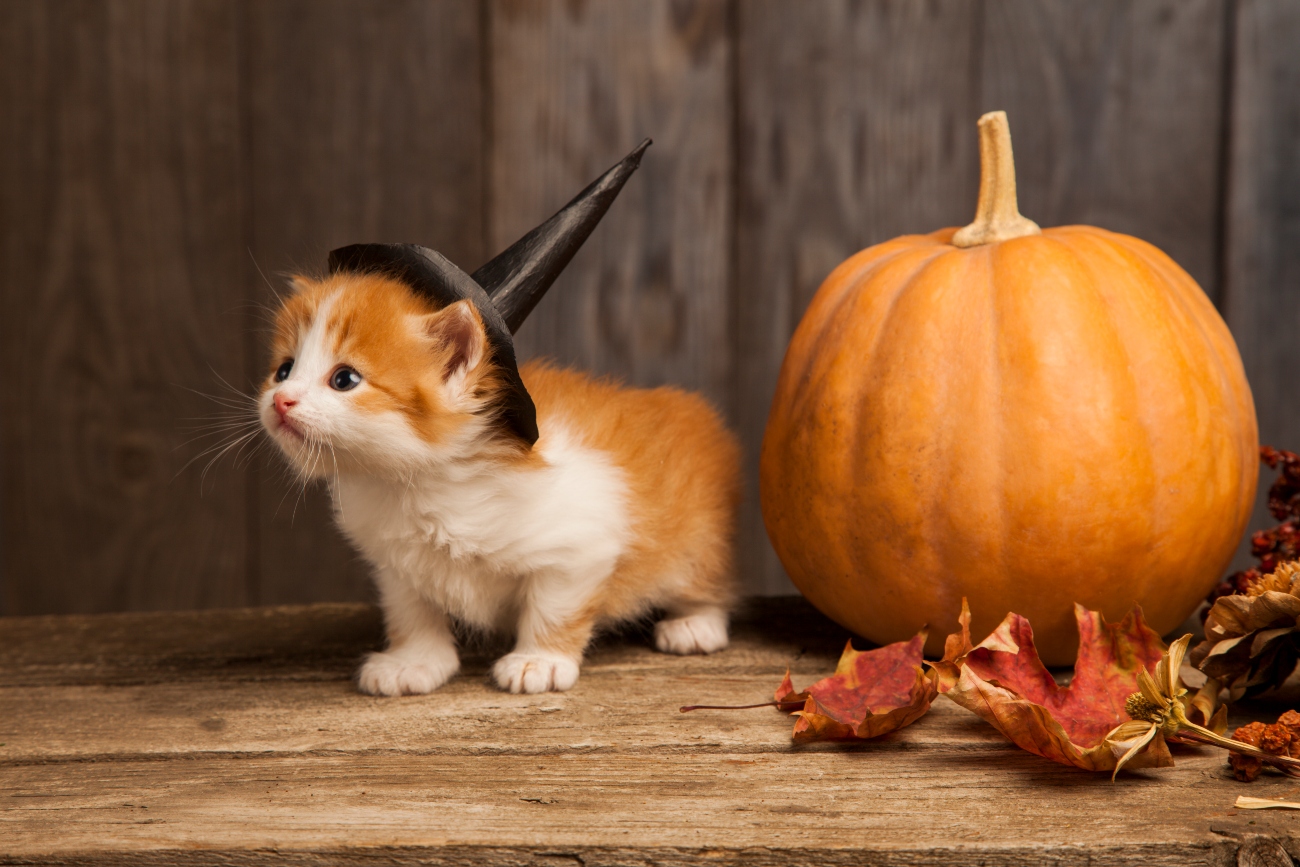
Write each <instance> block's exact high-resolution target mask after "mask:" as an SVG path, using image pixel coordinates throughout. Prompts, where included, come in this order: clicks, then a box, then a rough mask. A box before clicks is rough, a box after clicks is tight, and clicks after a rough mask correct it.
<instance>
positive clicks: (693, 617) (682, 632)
mask: <svg viewBox="0 0 1300 867" xmlns="http://www.w3.org/2000/svg"><path fill="white" fill-rule="evenodd" d="M726 646H727V615H726V613H725V612H722V611H702V612H700V613H698V614H690V615H687V616H686V617H673V618H670V619H666V620H660V621H659V622H658V623H656V624H655V647H656V648H658V649H659V650H661V651H663V652H664V653H680V654H687V653H713V652H714V651H715V650H721V649H722V648H724V647H726Z"/></svg>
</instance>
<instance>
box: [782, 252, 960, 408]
mask: <svg viewBox="0 0 1300 867" xmlns="http://www.w3.org/2000/svg"><path fill="white" fill-rule="evenodd" d="M868 249H870V248H868ZM922 249H924V248H920V247H901V248H900V249H898V250H896V251H894V252H892V253H890V254H889V255H887V256H883V257H881V258H879V259H873V260H870V261H868V262H867V263H866V264H865V265H864V266H863V268H862V270H861V271H857V272H854V273H852V275H851V276H848V277H845V279H844V282H843V283H842V284H840V286H842V287H843V288H842V289H841V291H840V292H838V293H837V295H836V297H835V298H834V299H833V301H831V302H828V304H827V305H821V304H818V305H817V307H818V310H817V312H816V313H815V317H816V318H815V322H816V325H817V328H816V329H815V330H814V331H813V332H812V333H811V334H810V335H809V336H808V337H807V338H805V339H806V340H808V341H811V342H812V343H813V344H815V345H822V344H824V343H825V342H826V341H827V340H829V339H836V338H838V337H839V336H840V334H842V333H843V330H844V328H845V327H847V323H848V322H849V321H851V315H852V313H853V308H854V307H855V306H856V305H857V304H858V303H861V301H862V292H861V288H860V287H861V285H862V283H863V282H864V281H868V280H871V279H874V277H875V272H876V271H878V270H880V269H883V268H885V267H886V266H888V265H889V264H890V263H893V262H897V261H898V260H899V259H901V258H903V257H905V256H908V255H915V254H917V253H918V251H920V250H922ZM935 249H936V251H937V252H936V253H935V254H933V255H932V256H931V257H930V258H933V257H934V255H937V254H938V253H942V252H943V248H942V247H936V248H935ZM927 261H928V260H927ZM832 273H834V272H832ZM915 273H916V272H915V270H914V271H913V272H912V274H913V275H914V274H915ZM911 279H912V275H909V276H908V277H907V278H906V280H901V281H899V283H898V284H896V286H895V288H894V295H893V297H891V298H890V299H889V304H888V306H887V308H886V310H885V312H884V314H883V315H882V316H881V319H880V328H881V329H883V328H884V326H885V323H886V322H887V321H888V319H889V314H890V312H891V311H892V309H893V305H894V303H895V301H896V300H897V297H898V292H899V291H901V289H902V287H903V286H904V285H906V283H907V281H909V280H911ZM837 288H839V287H837ZM813 303H814V304H816V299H815V298H814V301H813ZM809 307H810V309H811V307H812V304H810V305H809ZM804 317H805V319H804V321H810V320H809V319H808V314H807V313H805V314H804ZM796 333H797V329H796ZM879 334H880V332H879V330H878V331H877V336H876V341H878V340H879ZM801 342H802V341H801ZM836 342H838V340H837V341H836ZM874 350H875V341H873V344H872V346H871V347H870V348H869V349H868V350H867V352H866V353H863V354H864V355H869V354H870V353H872V352H874ZM837 360H838V359H833V360H832V361H831V362H830V363H828V364H825V365H822V366H820V367H817V366H813V367H810V368H808V369H806V370H805V371H804V377H803V380H802V382H801V383H800V386H801V387H800V388H798V389H796V390H795V393H794V395H793V396H792V397H791V399H790V412H791V414H792V415H793V416H794V417H795V418H805V417H806V412H805V410H806V408H807V405H808V401H809V400H810V399H813V396H814V395H816V394H818V393H819V391H820V389H821V388H822V387H823V386H824V385H825V382H826V377H827V376H829V375H830V373H831V372H832V371H833V370H834V369H835V367H836V364H835V362H836V361H837ZM772 405H773V406H778V405H780V401H777V400H774V401H773V402H772Z"/></svg>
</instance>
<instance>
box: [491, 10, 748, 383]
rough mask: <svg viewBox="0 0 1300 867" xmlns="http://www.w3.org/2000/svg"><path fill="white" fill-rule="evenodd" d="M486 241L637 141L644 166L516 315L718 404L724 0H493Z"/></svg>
mask: <svg viewBox="0 0 1300 867" xmlns="http://www.w3.org/2000/svg"><path fill="white" fill-rule="evenodd" d="M490 9H491V22H492V25H491V43H490V44H491V64H492V65H491V82H492V92H491V105H492V141H491V156H490V160H491V163H490V165H491V188H490V192H489V204H488V208H489V214H490V219H491V233H490V235H491V239H492V245H491V246H492V250H493V251H494V252H495V251H496V250H500V249H503V248H505V247H506V246H507V245H509V244H511V243H513V242H514V241H515V240H516V239H517V238H518V237H519V236H520V235H522V234H523V233H524V232H526V231H528V230H529V229H531V228H532V227H533V226H534V225H536V224H538V223H540V222H541V221H542V220H544V219H545V218H547V217H549V216H550V215H551V214H552V213H554V212H555V211H556V210H558V209H559V208H560V207H561V206H562V205H564V203H565V202H567V201H568V200H569V199H570V198H572V197H573V196H574V195H575V194H577V192H578V191H579V190H581V189H582V188H583V187H585V186H586V185H587V184H588V183H590V182H591V181H592V180H594V179H595V178H596V177H597V176H598V175H599V174H600V173H601V172H603V171H604V170H605V169H607V168H609V166H611V165H612V164H613V163H615V162H616V161H617V160H619V159H620V158H622V156H623V155H624V154H625V153H627V152H628V151H630V150H631V149H632V148H633V147H634V146H635V145H637V144H638V143H639V142H640V141H641V140H642V139H643V138H647V137H648V138H653V139H654V142H655V143H654V146H653V147H651V148H650V150H649V151H648V152H647V153H646V156H645V158H644V160H643V161H642V164H641V168H640V169H639V170H638V171H637V173H636V174H635V175H633V176H632V178H631V180H629V181H628V184H627V186H626V187H625V188H624V189H623V192H622V193H621V194H620V195H619V198H618V200H617V202H616V203H615V204H614V206H613V207H612V208H611V209H610V211H609V214H608V215H607V216H606V217H605V218H604V220H603V221H602V222H601V224H600V226H599V228H597V229H596V231H595V233H594V234H593V235H592V237H591V238H590V240H588V241H587V243H586V245H585V246H584V247H583V249H582V251H580V252H579V253H578V255H577V256H576V258H575V259H574V260H573V262H572V263H571V264H570V265H569V267H568V268H567V269H566V270H565V273H564V275H563V276H562V277H560V279H559V280H558V281H557V282H556V284H555V286H554V288H552V290H551V291H550V293H549V295H548V297H547V298H546V299H545V300H544V301H543V302H542V303H541V304H540V305H539V306H538V308H537V309H536V310H535V311H534V312H533V314H532V315H531V316H530V317H529V319H528V322H527V323H526V324H525V325H524V326H523V327H522V328H521V329H520V332H519V339H518V346H519V351H520V355H521V357H523V358H529V357H534V356H538V355H546V356H551V357H553V358H555V359H556V360H558V361H560V362H561V363H564V364H573V365H577V366H579V367H581V368H583V369H586V370H589V371H592V372H594V373H598V374H613V375H616V376H619V377H623V378H625V379H626V380H627V381H628V382H630V383H633V384H636V385H661V384H664V383H671V384H674V385H680V386H684V387H687V388H691V389H696V390H700V391H703V392H704V394H705V395H707V396H708V397H710V398H711V399H712V400H714V401H715V402H717V403H718V404H720V405H722V404H725V399H726V388H727V376H728V371H729V365H730V363H731V352H730V342H729V321H728V283H729V275H728V258H729V255H730V244H731V232H730V217H731V196H730V183H729V182H730V173H731V120H730V112H729V100H728V97H729V93H728V64H729V62H730V46H729V41H728V35H727V28H726V24H727V18H726V6H725V4H724V3H723V2H721V0H653V2H642V3H624V2H619V0H591V2H583V3H566V2H544V3H531V2H511V0H503V2H494V3H492V4H491V6H490Z"/></svg>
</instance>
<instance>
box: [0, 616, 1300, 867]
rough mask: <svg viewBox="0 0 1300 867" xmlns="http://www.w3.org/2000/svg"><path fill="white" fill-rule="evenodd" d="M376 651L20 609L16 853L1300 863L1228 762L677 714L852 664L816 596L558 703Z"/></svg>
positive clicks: (7, 781) (4, 721)
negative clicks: (428, 685)
mask: <svg viewBox="0 0 1300 867" xmlns="http://www.w3.org/2000/svg"><path fill="white" fill-rule="evenodd" d="M380 637H381V636H380V629H379V621H378V617H377V614H376V612H375V611H374V610H373V609H371V608H368V607H366V606H361V605H322V606H312V607H305V608H278V609H261V610H255V611H214V612H207V613H198V614H195V613H183V614H177V615H168V614H134V615H100V616H83V617H34V618H10V619H7V620H2V621H0V708H2V709H3V712H0V864H43V863H49V864H53V863H76V864H164V863H166V864H174V863H180V864H214V865H215V864H222V865H227V864H297V865H306V864H354V863H355V864H360V863H387V864H408V863H409V864H415V863H423V864H430V863H432V864H452V863H456V864H572V863H584V864H589V865H591V864H638V865H639V864H686V863H700V862H701V861H703V862H706V863H714V864H772V865H776V864H808V865H825V864H830V865H839V864H844V865H849V864H862V863H871V864H881V865H889V864H899V865H912V864H951V865H958V864H989V863H997V864H1038V863H1043V862H1045V861H1050V862H1051V863H1058V864H1119V863H1131V862H1133V861H1136V860H1142V861H1146V862H1149V863H1151V864H1169V865H1174V864H1178V865H1186V864H1197V863H1204V864H1216V865H1225V867H1226V865H1231V864H1236V863H1238V854H1239V850H1240V852H1241V854H1242V856H1243V859H1246V858H1250V857H1257V856H1258V853H1264V855H1267V854H1268V853H1269V852H1272V853H1273V854H1274V855H1276V852H1277V851H1278V847H1282V848H1283V849H1284V850H1285V851H1288V852H1290V853H1291V854H1292V855H1296V854H1300V834H1298V833H1297V832H1296V825H1295V820H1294V817H1292V816H1290V815H1278V814H1270V813H1246V812H1238V811H1236V810H1234V809H1232V807H1231V804H1232V802H1233V801H1234V800H1235V798H1236V796H1237V795H1238V794H1240V793H1243V792H1247V793H1249V794H1251V795H1256V796H1263V797H1286V796H1291V797H1294V794H1295V790H1296V785H1295V784H1294V783H1293V782H1291V781H1288V780H1285V779H1283V778H1280V777H1265V778H1263V779H1261V780H1260V781H1259V782H1257V783H1255V784H1253V785H1251V786H1249V787H1247V786H1244V785H1242V784H1238V783H1235V782H1233V781H1232V780H1231V779H1230V776H1229V774H1228V772H1227V770H1226V766H1225V764H1224V762H1223V757H1222V754H1218V753H1212V752H1209V751H1191V750H1187V751H1183V752H1181V753H1179V754H1178V756H1177V761H1178V767H1177V768H1175V769H1172V770H1166V771H1149V772H1143V773H1134V774H1131V775H1126V776H1125V777H1124V778H1123V779H1122V780H1121V781H1120V782H1119V783H1116V784H1112V783H1111V782H1110V781H1109V779H1107V778H1106V777H1105V775H1090V774H1085V773H1082V772H1078V771H1073V770H1070V769H1067V768H1063V767H1060V766H1057V765H1053V764H1051V763H1049V762H1046V761H1044V760H1042V759H1039V758H1037V757H1035V756H1032V755H1029V754H1027V753H1024V752H1021V751H1019V750H1016V749H1015V748H1013V747H1010V746H1009V745H1008V744H1006V743H1005V742H1004V741H1003V740H1002V738H1001V737H1000V736H999V735H997V734H996V733H995V732H994V731H993V730H992V729H991V728H989V727H987V726H985V725H984V724H983V723H981V722H980V721H979V720H978V719H977V718H975V717H974V716H972V715H970V714H968V713H965V712H964V711H961V710H960V709H958V708H957V707H956V706H954V705H952V704H951V703H949V702H947V701H946V700H942V699H941V700H940V701H939V702H938V703H937V704H936V705H935V708H934V709H933V711H932V712H931V713H930V714H929V715H928V716H927V717H925V718H923V719H922V720H921V721H920V722H919V723H917V724H916V725H914V726H912V727H910V728H908V729H905V730H903V731H901V732H898V733H895V734H894V735H891V736H887V737H885V738H882V739H880V740H879V741H876V742H872V743H863V744H856V745H834V744H819V745H809V746H800V747H796V746H794V745H792V743H791V741H790V725H791V721H790V719H789V718H788V717H786V716H784V715H782V714H779V713H777V712H776V711H774V710H768V709H758V710H752V711H743V712H742V711H734V712H721V711H701V712H696V713H694V714H686V715H683V714H680V713H678V712H677V707H678V705H680V704H682V703H684V702H694V701H702V700H708V701H716V702H719V703H726V702H747V701H754V700H762V699H763V698H764V697H766V696H767V695H769V694H770V692H771V690H772V689H773V687H774V685H775V684H776V682H777V681H778V680H779V679H780V677H781V675H782V673H784V671H785V670H786V668H787V667H790V668H792V669H793V673H794V677H795V680H796V683H799V684H802V683H805V682H807V681H809V680H811V679H813V678H815V677H819V676H822V675H824V674H825V673H827V672H828V671H829V670H830V669H831V668H833V666H834V661H835V659H836V657H837V655H838V651H839V649H840V647H841V646H842V641H843V639H844V637H845V635H844V633H843V632H842V631H841V630H840V629H838V628H837V627H835V626H833V625H831V624H830V623H829V622H827V621H825V620H824V619H822V618H821V617H820V616H818V615H816V614H815V613H813V612H812V611H811V610H810V609H809V608H807V606H806V604H805V603H802V602H799V601H796V600H784V599H783V600H774V601H771V602H767V603H755V605H754V606H753V607H751V609H750V610H749V612H748V613H746V614H745V615H744V616H742V617H741V619H740V622H739V623H738V624H737V628H736V630H735V642H734V644H733V646H732V647H731V648H730V649H728V650H727V651H725V652H723V653H721V654H718V655H715V656H713V657H708V658H685V659H683V658H676V657H668V656H664V655H662V654H658V653H655V652H653V651H652V650H650V649H649V647H648V642H647V641H646V636H645V635H644V634H641V633H638V632H636V631H635V630H634V631H632V632H630V633H628V634H625V635H622V636H614V637H610V638H607V639H605V640H604V641H602V642H601V643H600V644H599V645H598V646H597V647H596V648H595V649H594V650H593V651H592V653H591V655H590V658H589V660H588V662H587V664H586V666H585V667H584V670H583V674H582V677H581V679H580V680H579V682H578V685H577V687H575V689H573V690H572V691H570V692H568V693H563V694H549V695H543V696H512V695H508V694H504V693H501V692H499V691H497V690H495V689H493V688H492V687H491V686H489V685H488V682H487V677H486V675H487V670H488V662H489V659H490V656H489V655H488V654H486V653H482V652H476V653H473V654H471V655H470V656H469V657H468V659H467V660H466V666H465V671H464V672H463V673H462V674H461V675H459V676H458V677H457V678H455V679H454V680H453V681H452V682H451V683H450V684H448V685H447V686H446V687H445V688H444V689H443V690H441V691H439V692H437V693H435V694H433V695H430V696H420V697H407V698H401V699H377V698H371V697H368V696H363V695H360V694H358V693H357V692H356V691H355V689H354V688H353V686H352V683H351V680H350V678H351V674H352V670H353V666H354V665H355V662H356V659H357V658H358V657H359V656H360V654H361V653H363V652H364V651H366V650H367V649H370V648H373V647H375V646H377V645H378V643H379V641H380ZM1259 712H1260V713H1269V712H1271V713H1274V714H1276V712H1277V708H1271V709H1270V708H1261V709H1259ZM1269 847H1272V848H1271V849H1270V848H1269ZM1257 850H1258V852H1257ZM1242 863H1247V861H1246V860H1243V861H1242ZM1264 863H1270V862H1264Z"/></svg>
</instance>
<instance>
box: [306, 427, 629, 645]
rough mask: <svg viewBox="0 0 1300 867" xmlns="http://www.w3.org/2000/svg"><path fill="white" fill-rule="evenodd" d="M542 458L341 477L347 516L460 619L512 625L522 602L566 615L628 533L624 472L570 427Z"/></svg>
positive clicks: (544, 444) (385, 565)
mask: <svg viewBox="0 0 1300 867" xmlns="http://www.w3.org/2000/svg"><path fill="white" fill-rule="evenodd" d="M537 449H538V451H539V452H540V457H541V459H542V461H541V462H540V466H534V465H529V466H521V467H518V468H503V467H502V466H501V465H500V464H499V463H496V462H489V461H476V460H473V459H469V460H466V461H463V462H456V463H451V464H448V465H446V466H442V467H438V468H436V469H430V470H426V471H425V472H423V473H417V474H415V475H413V476H412V477H410V478H409V479H407V480H400V481H399V480H393V479H383V478H377V477H374V476H366V475H346V474H345V475H340V476H339V478H338V479H337V480H336V481H335V482H334V483H333V484H332V485H331V490H332V493H333V496H334V504H335V513H336V517H337V520H338V523H339V526H340V527H341V528H342V529H343V531H344V532H345V533H346V534H347V535H348V537H349V538H350V539H351V540H352V541H353V543H354V544H355V545H356V546H357V547H358V548H359V549H360V550H361V551H362V553H363V554H364V555H365V556H366V558H367V559H369V560H370V561H371V562H372V563H373V564H374V565H375V566H376V567H377V569H378V571H379V574H380V576H381V578H380V580H381V592H383V591H385V589H386V588H384V587H383V586H382V583H383V582H399V583H400V584H402V585H405V586H406V587H408V588H410V590H412V591H413V592H414V593H416V594H418V595H419V596H420V597H422V598H423V599H424V600H426V601H428V602H431V603H433V604H434V605H437V606H438V607H440V608H441V609H443V610H444V611H446V612H448V613H450V614H451V615H453V616H454V617H457V618H459V619H461V620H464V621H465V622H467V623H470V624H473V625H475V626H478V627H483V628H494V627H502V626H512V625H513V624H514V622H515V619H516V618H517V616H518V613H519V611H520V609H521V608H522V607H524V606H525V605H527V606H529V607H532V608H535V609H537V610H538V613H539V616H540V617H542V618H543V619H546V620H557V621H558V620H562V619H564V618H565V617H567V616H569V615H570V614H571V613H572V612H573V611H574V610H576V609H577V608H578V607H580V606H581V605H582V604H583V603H584V602H585V601H586V600H587V599H588V598H589V597H590V596H591V595H592V594H594V593H595V592H597V590H598V588H599V585H600V583H601V582H602V581H603V580H604V579H605V578H606V577H607V576H608V575H609V573H610V572H611V571H612V570H613V568H614V566H615V564H616V563H617V561H618V559H619V557H620V556H621V555H622V553H623V551H624V549H625V547H626V545H627V543H628V540H629V537H630V534H631V521H630V517H629V514H628V511H629V510H628V499H629V498H628V491H627V485H626V481H625V480H624V478H623V474H622V472H621V471H620V470H619V469H618V468H617V467H616V466H614V465H613V463H612V462H611V461H610V460H609V459H608V458H607V457H606V456H605V455H604V454H603V453H601V452H599V451H596V450H593V449H590V448H586V447H584V446H583V445H581V444H580V443H578V442H576V441H575V440H574V438H573V437H571V436H570V435H569V434H568V432H567V431H564V430H563V429H558V430H554V431H550V432H548V435H547V437H546V438H545V439H544V440H542V441H540V442H539V443H538V445H537Z"/></svg>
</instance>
